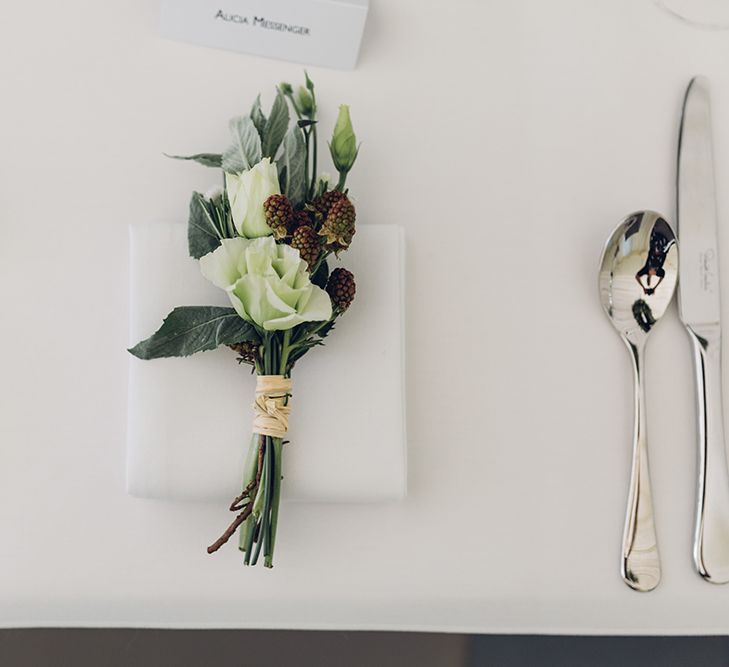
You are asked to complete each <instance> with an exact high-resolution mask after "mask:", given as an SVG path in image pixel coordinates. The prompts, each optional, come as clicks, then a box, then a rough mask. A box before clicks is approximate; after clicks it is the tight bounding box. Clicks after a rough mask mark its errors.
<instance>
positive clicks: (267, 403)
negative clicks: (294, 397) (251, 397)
mask: <svg viewBox="0 0 729 667" xmlns="http://www.w3.org/2000/svg"><path fill="white" fill-rule="evenodd" d="M292 386H293V383H292V382H291V378H287V377H284V376H283V375H259V376H258V377H257V378H256V402H255V403H254V404H253V428H252V431H253V433H260V434H261V435H270V436H271V437H274V438H283V437H284V436H285V435H286V432H287V431H288V430H289V415H290V414H291V408H290V407H289V406H288V405H286V401H287V399H288V397H289V396H290V395H291V388H292Z"/></svg>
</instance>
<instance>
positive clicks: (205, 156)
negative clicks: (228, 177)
mask: <svg viewBox="0 0 729 667" xmlns="http://www.w3.org/2000/svg"><path fill="white" fill-rule="evenodd" d="M164 156H165V157H169V158H172V159H173V160H192V161H193V162H198V163H199V164H202V165H205V166H206V167H218V168H220V167H221V166H222V165H223V156H222V155H219V154H218V153H198V154H197V155H168V154H167V153H164Z"/></svg>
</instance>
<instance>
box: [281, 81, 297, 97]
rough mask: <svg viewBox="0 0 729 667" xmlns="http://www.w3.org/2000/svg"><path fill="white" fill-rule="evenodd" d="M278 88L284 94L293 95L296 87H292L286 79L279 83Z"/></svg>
mask: <svg viewBox="0 0 729 667" xmlns="http://www.w3.org/2000/svg"><path fill="white" fill-rule="evenodd" d="M278 89H279V90H280V91H281V93H282V94H283V95H291V93H293V92H294V89H293V88H292V87H291V84H290V83H286V82H285V81H282V82H281V83H280V84H279V85H278Z"/></svg>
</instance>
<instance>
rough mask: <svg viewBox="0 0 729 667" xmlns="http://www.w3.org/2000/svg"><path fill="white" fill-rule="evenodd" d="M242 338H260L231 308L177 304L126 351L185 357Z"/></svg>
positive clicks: (140, 355) (147, 355)
mask: <svg viewBox="0 0 729 667" xmlns="http://www.w3.org/2000/svg"><path fill="white" fill-rule="evenodd" d="M244 341H247V342H252V343H258V342H260V338H259V336H258V333H257V332H256V330H255V328H254V327H253V325H251V324H249V323H248V322H246V321H245V320H244V319H242V318H241V317H240V315H238V313H236V312H235V310H233V309H232V308H222V307H219V306H180V307H178V308H175V309H174V310H173V311H172V312H171V313H170V314H169V315H168V316H167V317H165V319H164V322H163V323H162V326H161V327H160V328H159V330H158V331H156V332H155V333H153V334H152V335H151V336H150V337H149V338H147V339H146V340H143V341H142V342H141V343H137V344H136V345H135V346H134V347H132V348H130V349H129V352H131V353H132V354H133V355H134V356H135V357H138V358H139V359H159V358H161V357H187V356H189V355H191V354H195V352H203V351H205V350H214V349H215V348H216V347H218V346H219V345H232V344H233V343H242V342H244Z"/></svg>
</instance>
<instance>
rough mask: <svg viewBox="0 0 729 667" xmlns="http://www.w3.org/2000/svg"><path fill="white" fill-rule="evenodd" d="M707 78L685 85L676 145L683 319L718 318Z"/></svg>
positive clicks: (708, 320)
mask: <svg viewBox="0 0 729 667" xmlns="http://www.w3.org/2000/svg"><path fill="white" fill-rule="evenodd" d="M711 134H712V133H711V107H710V100H709V82H708V81H707V79H706V78H705V77H696V78H694V79H693V80H692V81H691V83H690V84H689V86H688V89H687V90H686V98H685V100H684V105H683V118H682V120H681V135H680V138H679V149H678V224H679V225H680V228H679V235H680V252H681V263H680V265H679V276H680V282H679V298H680V302H679V312H680V315H681V320H682V321H683V322H684V324H687V325H700V324H710V323H719V322H720V321H721V313H720V301H719V250H718V240H717V213H716V186H715V183H714V155H713V148H712V136H711Z"/></svg>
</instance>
